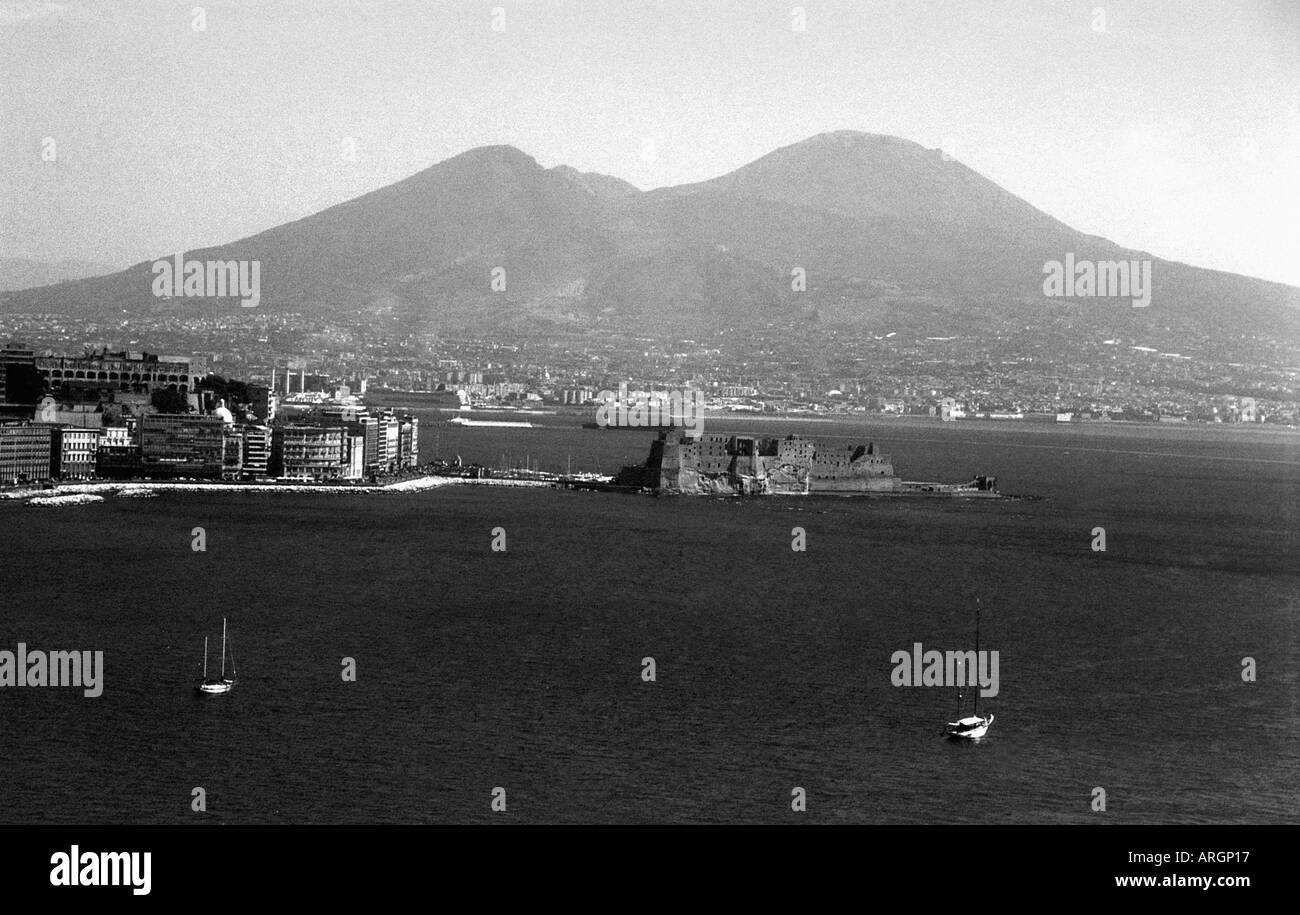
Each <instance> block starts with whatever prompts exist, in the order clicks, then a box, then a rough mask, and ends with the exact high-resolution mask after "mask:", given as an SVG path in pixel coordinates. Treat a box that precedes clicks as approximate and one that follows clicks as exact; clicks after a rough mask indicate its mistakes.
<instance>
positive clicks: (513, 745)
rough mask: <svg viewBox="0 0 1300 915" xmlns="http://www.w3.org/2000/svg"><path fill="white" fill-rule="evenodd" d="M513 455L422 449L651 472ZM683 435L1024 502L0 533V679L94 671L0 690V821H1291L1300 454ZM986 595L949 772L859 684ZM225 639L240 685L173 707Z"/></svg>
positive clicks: (867, 683) (559, 442) (131, 504)
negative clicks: (877, 455)
mask: <svg viewBox="0 0 1300 915" xmlns="http://www.w3.org/2000/svg"><path fill="white" fill-rule="evenodd" d="M541 422H543V423H544V425H543V426H542V427H541V428H538V429H534V430H498V429H448V428H444V429H443V430H441V431H440V432H439V434H438V435H437V436H436V437H435V436H434V434H433V431H432V426H430V425H427V424H426V427H425V429H424V430H422V439H423V448H424V451H425V453H426V455H430V456H431V454H432V451H433V449H434V448H435V447H436V448H437V449H438V450H439V452H440V453H441V455H442V456H444V457H448V456H452V455H454V454H456V453H460V454H461V455H462V457H464V458H465V459H466V460H474V459H477V460H480V461H482V462H484V463H488V464H496V463H497V462H498V461H499V460H501V458H502V455H507V454H508V458H507V460H510V461H514V462H522V461H523V459H524V456H525V454H527V455H528V458H529V459H530V460H533V461H540V462H541V464H542V466H543V467H547V468H551V469H562V468H563V467H564V466H566V464H567V463H568V462H569V461H570V460H572V464H573V467H574V469H575V470H579V469H582V470H587V469H599V470H604V471H606V472H612V471H614V470H616V469H617V467H618V465H619V464H620V463H622V462H623V460H624V459H625V457H626V460H628V461H633V460H640V459H641V457H642V456H643V455H644V452H645V450H646V448H647V444H648V440H647V438H646V437H645V436H641V435H638V434H630V433H611V432H601V431H586V430H582V429H579V428H577V422H578V421H577V420H565V419H558V418H543V419H542V420H541ZM710 422H711V423H712V427H713V428H720V429H722V428H731V429H736V430H738V431H739V430H743V429H745V428H747V427H748V428H751V429H758V430H769V429H770V430H771V432H772V433H773V434H776V433H778V432H781V433H784V432H786V431H805V432H808V433H809V434H813V435H817V436H822V437H830V436H832V435H834V436H849V437H851V438H852V439H857V440H872V441H875V442H877V443H878V444H879V445H880V446H882V447H883V449H884V450H885V451H887V452H889V453H891V454H892V455H893V457H894V461H895V464H896V466H897V468H898V470H899V472H900V473H901V475H902V476H903V477H904V478H905V479H947V480H964V479H968V478H969V477H970V476H972V475H974V474H976V473H996V474H997V475H998V477H999V480H1000V485H1001V488H1002V489H1003V490H1004V491H1008V492H1019V493H1028V494H1035V495H1039V496H1043V497H1044V498H1043V499H1042V500H1041V501H1020V502H1003V503H993V504H991V503H979V502H972V503H960V502H903V501H887V500H885V501H882V500H854V499H844V498H814V499H799V498H791V499H767V500H752V501H738V500H721V499H655V498H650V497H640V496H622V495H605V494H592V493H564V492H556V491H550V490H491V489H486V488H481V487H450V488H446V489H442V490H438V491H433V492H426V493H421V494H414V495H407V496H317V495H310V494H306V495H291V494H285V495H273V496H254V495H241V494H194V495H191V494H168V495H163V496H159V497H157V498H153V499H135V500H132V499H122V500H114V499H109V500H108V501H106V502H104V503H102V504H95V505H88V506H77V507H68V508H62V509H38V508H33V507H30V506H28V505H24V504H13V503H5V504H0V532H2V533H0V561H3V568H4V583H3V592H2V593H0V648H5V649H9V650H13V649H14V648H15V647H16V644H17V643H18V642H20V641H23V642H26V643H27V644H28V645H29V646H31V647H33V648H43V649H73V648H76V649H102V650H103V651H104V652H105V667H106V675H105V676H106V686H105V689H104V693H103V696H102V697H101V698H98V699H86V698H82V696H81V693H80V691H79V690H75V689H37V688H26V689H17V688H15V689H3V690H0V728H2V730H3V739H0V821H2V822H7V823H14V822H19V823H26V822H32V823H36V822H41V823H46V822H87V823H100V822H104V823H111V822H133V823H135V822H138V823H166V822H197V821H200V820H201V819H202V820H206V821H209V822H211V821H217V822H231V823H243V822H254V823H262V822H447V821H456V822H466V821H469V822H472V821H480V820H484V821H486V820H491V819H494V818H495V819H501V818H503V815H501V814H492V813H491V812H490V811H489V802H490V792H491V790H492V788H493V787H495V786H498V785H499V786H504V787H505V788H506V789H507V792H508V812H507V813H506V814H505V815H504V818H505V819H508V820H512V821H525V822H530V821H547V822H590V821H617V822H623V821H635V822H641V821H687V822H730V821H746V822H783V821H790V820H795V819H799V818H800V817H802V820H804V821H832V822H868V823H875V822H884V823H903V822H909V823H910V822H923V823H953V822H1081V823H1082V822H1088V823H1092V822H1123V823H1143V822H1178V823H1183V822H1206V823H1216V822H1279V821H1286V822H1295V821H1296V820H1297V814H1298V813H1300V787H1298V786H1300V740H1298V739H1297V737H1296V734H1297V730H1298V729H1300V705H1298V697H1300V677H1298V674H1300V648H1298V647H1297V646H1298V641H1300V640H1298V639H1297V635H1298V634H1300V623H1298V622H1297V620H1300V552H1298V551H1297V545H1298V544H1297V539H1298V538H1297V532H1298V531H1300V439H1298V438H1296V437H1287V436H1282V435H1275V434H1265V433H1262V432H1260V433H1254V432H1242V431H1240V430H1236V431H1235V434H1230V432H1232V431H1233V430H1224V429H1165V428H1152V427H1128V428H1113V429H1105V430H1101V429H1096V428H1083V427H1070V428H1058V427H1054V426H1045V427H1026V426H994V425H987V424H986V425H979V424H939V423H925V422H911V421H896V422H893V423H879V422H878V423H874V424H871V425H856V426H853V425H841V424H831V425H825V424H816V425H813V424H804V425H801V424H799V423H784V424H773V423H768V422H763V423H761V424H760V423H758V422H753V423H751V424H749V425H748V426H747V425H746V424H745V423H744V422H743V421H741V422H724V421H721V420H718V421H710ZM196 526H202V527H204V528H205V530H206V532H207V541H208V549H207V552H205V553H194V552H192V551H191V549H190V539H191V535H190V531H191V529H192V528H194V527H196ZM498 526H499V527H504V528H505V529H506V532H507V538H508V550H507V552H505V553H493V552H491V551H490V550H489V543H490V540H491V531H492V529H493V528H494V527H498ZM795 526H799V527H803V528H805V530H806V531H807V540H808V549H807V552H805V553H794V552H792V551H791V549H790V541H791V528H792V527H795ZM1097 526H1101V527H1104V528H1105V529H1106V536H1107V547H1108V549H1107V552H1105V553H1094V552H1092V551H1091V549H1090V547H1089V544H1090V541H1091V539H1092V535H1091V531H1092V529H1093V528H1094V527H1097ZM977 596H978V597H980V598H981V599H982V601H983V605H984V608H985V614H984V629H983V633H982V645H981V647H983V648H987V649H996V650H998V651H999V652H1000V681H1001V682H1000V687H1001V690H1000V693H999V695H998V696H997V697H996V698H992V699H988V700H983V701H982V703H981V710H987V711H991V712H993V713H994V714H995V715H996V716H997V720H996V722H995V724H994V726H993V729H992V730H991V731H990V736H989V737H988V739H986V740H985V741H983V742H981V743H979V744H977V745H969V744H956V743H951V742H948V741H945V740H944V739H943V738H942V737H941V736H940V729H941V727H942V725H943V723H944V722H945V721H947V720H949V717H950V716H951V713H952V711H953V706H954V702H955V699H954V697H953V695H952V693H951V691H949V690H946V689H935V688H913V689H907V688H895V687H893V686H892V685H891V683H890V672H891V669H892V665H891V662H890V656H891V655H892V653H893V652H894V651H896V650H899V649H909V648H910V646H911V645H912V643H913V642H917V641H919V642H922V643H924V644H925V646H926V647H927V648H930V647H934V648H939V649H947V648H970V647H971V644H970V643H971V635H972V634H971V628H972V625H973V608H974V603H975V598H976V597H977ZM223 616H226V617H228V618H229V620H230V628H231V636H232V639H233V646H234V653H235V658H236V661H237V664H238V670H239V685H238V686H237V687H236V689H235V690H234V691H233V692H232V693H230V694H229V695H227V696H224V697H216V698H198V697H195V696H194V695H193V694H192V692H191V688H190V687H191V683H192V680H193V678H194V677H195V676H196V675H197V673H198V671H199V667H200V665H201V660H202V648H203V644H202V643H203V636H204V635H208V636H210V637H212V644H213V646H214V652H215V650H216V648H215V646H216V645H217V644H218V643H219V638H220V630H221V618H222V617H223ZM1246 656H1250V657H1253V658H1255V660H1256V662H1257V664H1258V669H1259V680H1258V682H1256V683H1253V684H1247V683H1243V682H1242V679H1241V676H1240V670H1241V661H1242V658H1243V657H1246ZM344 657H352V658H355V659H356V662H357V671H358V679H357V682H356V683H344V682H342V680H341V678H340V671H341V666H340V661H341V659H342V658H344ZM644 657H653V658H655V660H656V664H657V674H658V680H657V682H655V683H644V682H642V681H641V679H640V672H641V661H642V658H644ZM796 785H798V786H802V787H804V788H806V789H807V791H808V798H809V802H808V812H807V813H806V814H802V815H796V814H793V813H792V812H791V811H790V805H789V802H790V789H791V788H792V787H793V786H796ZM195 786H202V787H203V788H204V789H205V790H206V792H207V804H208V813H207V814H206V816H205V817H202V818H201V817H200V816H199V815H197V814H193V813H191V812H190V798H191V790H192V789H193V788H194V787H195ZM1098 786H1100V787H1103V788H1105V789H1106V792H1107V812H1106V813H1105V814H1104V815H1101V814H1095V813H1093V812H1091V810H1090V808H1089V802H1090V800H1091V792H1092V789H1093V788H1094V787H1098Z"/></svg>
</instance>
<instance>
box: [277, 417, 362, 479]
mask: <svg viewBox="0 0 1300 915" xmlns="http://www.w3.org/2000/svg"><path fill="white" fill-rule="evenodd" d="M346 437H347V431H346V430H345V429H343V428H342V427H341V426H306V425H291V426H277V427H276V428H275V429H274V431H273V432H272V435H271V473H272V475H274V476H278V477H280V478H281V479H284V480H300V481H305V482H321V481H324V480H341V479H343V478H344V471H345V469H346V468H345V464H344V455H345V452H344V442H345V440H346Z"/></svg>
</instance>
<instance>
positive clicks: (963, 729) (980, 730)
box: [944, 597, 993, 740]
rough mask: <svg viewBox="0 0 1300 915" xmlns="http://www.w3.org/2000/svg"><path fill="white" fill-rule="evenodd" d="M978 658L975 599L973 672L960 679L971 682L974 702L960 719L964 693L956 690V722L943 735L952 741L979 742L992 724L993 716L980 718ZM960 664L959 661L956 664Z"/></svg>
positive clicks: (978, 610)
mask: <svg viewBox="0 0 1300 915" xmlns="http://www.w3.org/2000/svg"><path fill="white" fill-rule="evenodd" d="M979 658H980V603H979V598H978V597H977V598H975V670H974V671H973V672H972V676H971V678H970V679H969V680H968V678H967V677H964V676H963V677H961V678H960V679H961V682H962V683H963V684H966V683H968V682H973V683H974V686H975V689H974V693H975V701H974V705H973V708H972V709H971V713H970V714H969V715H967V716H966V717H964V718H963V717H962V708H961V707H962V699H963V698H964V693H963V691H962V688H961V687H960V686H959V687H958V688H957V720H956V721H949V722H948V726H947V727H946V728H944V733H945V734H946V735H948V736H949V737H951V738H953V739H954V740H979V739H980V738H981V737H983V736H984V735H985V734H987V733H988V731H989V725H991V724H993V716H992V715H988V716H986V717H981V716H980V713H979V710H980V683H979V663H980V662H979ZM957 663H958V664H961V661H960V660H959V661H958V662H957Z"/></svg>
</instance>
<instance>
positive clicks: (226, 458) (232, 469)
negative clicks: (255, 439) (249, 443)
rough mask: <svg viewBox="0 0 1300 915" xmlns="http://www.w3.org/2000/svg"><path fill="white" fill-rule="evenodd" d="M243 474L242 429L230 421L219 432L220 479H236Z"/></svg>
mask: <svg viewBox="0 0 1300 915" xmlns="http://www.w3.org/2000/svg"><path fill="white" fill-rule="evenodd" d="M243 475H244V430H243V429H242V428H241V427H239V426H236V425H232V424H230V423H227V424H226V427H225V429H223V430H222V432H221V479H223V480H238V479H241V478H242V477H243Z"/></svg>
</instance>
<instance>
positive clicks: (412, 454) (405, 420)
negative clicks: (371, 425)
mask: <svg viewBox="0 0 1300 915" xmlns="http://www.w3.org/2000/svg"><path fill="white" fill-rule="evenodd" d="M397 432H398V437H397V466H398V467H403V468H404V467H414V466H416V465H417V464H418V463H419V458H420V421H419V420H418V419H416V418H415V417H414V416H403V417H402V418H401V420H399V422H398V427H397Z"/></svg>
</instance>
